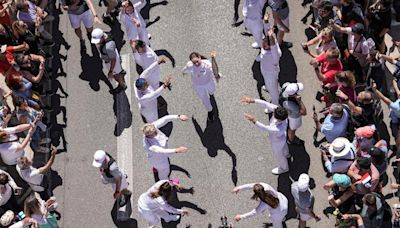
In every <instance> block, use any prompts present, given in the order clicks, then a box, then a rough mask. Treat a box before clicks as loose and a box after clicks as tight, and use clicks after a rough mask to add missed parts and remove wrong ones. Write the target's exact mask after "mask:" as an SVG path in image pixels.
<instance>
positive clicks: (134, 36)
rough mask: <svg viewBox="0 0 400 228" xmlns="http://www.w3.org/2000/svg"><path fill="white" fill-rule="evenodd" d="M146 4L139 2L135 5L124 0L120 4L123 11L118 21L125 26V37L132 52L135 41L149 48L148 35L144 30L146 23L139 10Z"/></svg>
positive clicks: (142, 1) (144, 1) (143, 0)
mask: <svg viewBox="0 0 400 228" xmlns="http://www.w3.org/2000/svg"><path fill="white" fill-rule="evenodd" d="M146 4H147V2H146V0H140V1H139V2H137V3H134V2H133V1H128V0H125V1H124V2H123V3H122V7H123V9H122V10H121V13H120V17H119V18H120V21H121V22H122V24H124V26H125V31H126V35H127V37H128V40H129V44H130V45H131V48H132V50H133V49H134V48H135V47H134V46H135V41H136V40H142V41H143V42H145V43H146V45H148V46H150V41H149V34H148V32H147V29H146V22H145V21H144V19H143V17H142V15H140V10H141V9H142V8H143V7H144V6H145V5H146Z"/></svg>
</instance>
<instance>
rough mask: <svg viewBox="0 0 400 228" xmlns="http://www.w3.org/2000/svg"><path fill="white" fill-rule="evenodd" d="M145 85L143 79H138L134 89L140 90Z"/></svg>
mask: <svg viewBox="0 0 400 228" xmlns="http://www.w3.org/2000/svg"><path fill="white" fill-rule="evenodd" d="M145 85H146V79H144V78H138V79H137V80H136V83H135V86H136V88H138V89H142V88H143V86H145Z"/></svg>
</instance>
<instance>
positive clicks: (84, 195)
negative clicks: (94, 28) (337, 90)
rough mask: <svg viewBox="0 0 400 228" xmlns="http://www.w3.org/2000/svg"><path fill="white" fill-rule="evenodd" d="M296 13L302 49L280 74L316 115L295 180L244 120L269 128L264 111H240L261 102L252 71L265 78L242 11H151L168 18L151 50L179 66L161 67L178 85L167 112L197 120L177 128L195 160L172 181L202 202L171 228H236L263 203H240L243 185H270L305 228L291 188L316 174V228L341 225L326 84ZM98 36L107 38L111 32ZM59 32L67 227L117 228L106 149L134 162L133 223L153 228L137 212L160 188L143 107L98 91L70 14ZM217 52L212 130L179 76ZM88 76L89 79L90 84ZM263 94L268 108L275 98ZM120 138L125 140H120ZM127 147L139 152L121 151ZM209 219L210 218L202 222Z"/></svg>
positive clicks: (214, 5) (297, 150)
mask: <svg viewBox="0 0 400 228" xmlns="http://www.w3.org/2000/svg"><path fill="white" fill-rule="evenodd" d="M153 2H154V1H152V3H153ZM95 4H96V5H97V3H95ZM289 5H290V10H291V14H290V20H291V32H290V33H289V34H288V35H287V37H286V39H287V40H288V41H291V42H293V43H294V47H293V48H292V49H290V50H283V53H284V57H283V58H282V61H281V68H282V70H281V71H282V72H281V73H282V77H283V78H286V79H291V80H295V79H296V78H297V80H298V81H299V82H303V83H304V84H305V92H304V93H303V94H302V96H303V100H304V103H305V104H306V107H307V109H308V113H309V115H308V116H306V117H304V118H303V127H302V128H301V129H300V130H299V131H298V136H299V137H300V138H302V139H304V140H305V142H306V143H305V147H291V148H290V149H291V153H292V154H293V156H294V157H293V161H292V162H291V164H290V169H291V170H290V174H285V175H281V176H279V177H277V176H274V175H272V174H271V169H272V168H274V167H276V165H277V161H276V160H275V159H274V157H273V156H272V152H271V147H270V144H269V140H268V138H267V135H266V134H265V133H263V132H261V131H259V130H257V129H256V128H255V127H254V126H253V125H252V124H250V123H249V122H248V121H246V120H245V119H244V117H243V114H244V113H251V114H254V115H255V116H256V118H257V119H259V120H261V121H262V122H264V123H268V121H267V118H266V115H265V114H264V113H263V110H262V109H261V108H259V107H257V106H255V105H252V106H251V105H242V104H241V103H240V97H241V96H242V95H251V96H254V97H258V96H259V93H258V91H257V81H256V80H255V79H254V78H253V69H257V65H253V64H254V60H255V57H256V55H257V54H258V50H253V49H252V48H251V46H250V45H251V43H252V42H253V39H252V37H247V36H243V35H241V32H243V31H244V28H243V25H242V26H240V27H237V28H233V27H231V26H230V23H231V19H232V16H233V1H229V0H219V1H204V0H201V1H199V0H171V1H169V4H168V5H165V6H163V5H161V6H156V7H153V8H152V9H151V11H150V20H154V19H155V18H156V17H157V16H160V20H159V21H157V22H156V23H154V24H153V25H151V26H150V27H149V32H150V33H151V35H152V39H151V45H152V48H153V49H155V50H162V49H164V50H167V51H168V52H169V53H170V54H171V55H172V56H173V58H174V59H175V62H176V66H175V68H174V67H172V64H171V63H170V62H168V63H167V64H164V65H162V67H161V68H162V75H167V74H172V75H173V79H172V91H164V93H163V97H164V99H165V100H166V101H167V103H168V112H169V113H171V114H187V115H189V116H191V117H192V116H193V117H194V119H193V120H190V121H188V122H174V123H173V130H172V134H171V136H170V140H169V145H170V147H177V146H181V145H183V146H187V147H188V148H189V151H188V153H187V154H175V155H173V156H171V163H172V164H173V165H176V166H179V167H181V168H183V169H185V170H186V171H187V172H188V173H189V174H190V177H189V176H188V175H186V174H185V173H183V172H180V171H173V172H172V174H171V176H172V177H177V178H180V180H181V183H182V184H183V185H184V186H186V187H194V189H195V193H194V194H193V195H191V194H178V198H179V201H180V203H179V205H186V206H190V207H194V208H197V210H190V216H188V217H183V218H182V221H181V222H180V224H179V225H177V226H164V227H185V225H186V224H191V225H192V227H207V226H208V225H209V224H212V227H218V225H219V224H220V221H219V218H220V216H223V215H226V216H227V217H228V218H229V220H230V221H232V220H233V216H235V215H236V214H238V213H244V212H247V211H250V210H252V209H253V208H255V207H256V206H257V202H255V201H251V200H250V197H251V192H247V193H246V192H243V193H239V194H238V195H234V194H231V193H230V190H231V189H232V188H233V187H234V182H236V179H237V184H238V185H240V184H246V183H251V182H266V183H268V184H270V185H272V186H273V187H275V188H277V189H278V190H279V191H281V192H283V193H284V194H285V195H286V196H287V197H288V199H289V201H290V204H289V207H290V210H289V214H288V218H290V219H289V220H288V221H287V222H286V225H287V227H297V220H296V219H294V217H295V212H294V205H293V199H292V198H291V196H290V184H291V179H297V178H298V176H299V175H300V174H301V173H302V172H308V173H309V174H310V176H311V177H312V178H313V179H314V181H315V186H316V187H315V189H314V193H315V195H316V199H317V201H316V205H315V211H316V212H317V213H318V214H319V215H320V216H322V221H320V222H319V223H318V224H317V223H315V222H314V221H311V222H309V226H310V227H316V226H317V225H318V226H320V227H328V226H330V225H332V224H333V219H332V218H331V219H328V218H326V217H325V216H323V215H322V210H323V209H324V208H325V207H326V206H328V203H327V200H326V198H327V196H328V195H327V193H326V192H325V191H324V190H323V189H322V185H323V184H324V183H325V182H326V181H327V178H326V177H325V173H324V172H323V170H322V165H321V162H320V156H319V152H318V151H317V150H316V149H315V147H314V146H313V144H312V134H313V132H314V124H313V122H312V119H311V115H310V114H311V113H312V105H313V104H315V105H316V106H317V107H320V105H319V104H317V102H316V101H315V99H314V97H315V94H316V91H317V88H318V87H319V84H320V83H319V82H318V81H317V79H316V77H315V75H314V73H313V71H312V68H311V66H309V65H308V62H309V58H308V57H307V56H306V55H305V54H304V53H303V51H302V49H301V46H300V43H301V42H302V41H305V40H306V36H305V34H304V29H305V26H304V25H303V24H301V22H300V18H301V17H303V15H304V14H305V13H306V11H307V10H306V9H303V8H302V7H301V6H300V1H294V0H293V1H289ZM97 10H98V15H101V13H100V12H104V11H105V9H104V8H101V9H99V8H97ZM240 10H241V6H240ZM99 27H101V28H104V29H108V27H107V26H106V25H100V26H99ZM60 30H61V31H62V32H63V33H64V38H65V39H66V41H67V42H68V43H69V44H70V45H71V46H72V47H71V48H70V49H69V50H68V51H67V50H65V49H64V47H62V48H61V50H60V53H61V54H63V55H64V54H67V56H68V58H67V60H66V61H64V62H63V66H64V70H65V72H66V73H67V77H66V78H63V77H59V81H60V83H61V85H62V86H63V87H64V89H65V90H66V92H67V93H68V94H69V96H68V98H67V99H61V105H63V106H65V107H66V112H67V123H66V125H67V126H66V128H64V129H63V130H64V133H65V138H66V141H67V142H68V144H67V152H65V153H63V154H60V155H58V156H57V161H56V164H55V166H54V169H55V170H57V171H58V172H59V174H60V175H61V176H62V177H63V185H62V186H60V187H58V188H57V189H56V190H55V195H56V196H57V197H58V199H59V201H60V210H59V211H60V212H61V214H62V221H61V223H62V227H66V228H74V227H96V228H102V227H104V228H109V227H115V225H114V223H113V220H112V219H111V214H110V212H111V209H112V207H113V203H114V201H113V198H112V193H113V192H112V190H111V187H110V186H104V185H103V184H102V183H101V182H100V179H99V174H98V171H97V170H96V169H95V168H93V167H92V166H91V162H92V156H93V153H94V152H95V150H97V149H104V150H106V151H108V152H109V153H111V154H112V155H113V156H115V157H117V154H119V155H118V159H119V162H120V163H124V166H125V165H129V162H128V163H127V161H126V159H125V160H124V161H121V159H120V157H121V156H120V154H121V153H122V154H123V156H126V154H124V153H132V156H131V157H132V161H131V167H126V169H127V170H131V171H130V173H129V174H128V175H129V176H130V178H131V179H132V180H133V181H132V182H131V188H132V190H133V195H132V208H133V214H132V218H133V219H135V220H137V221H135V222H134V223H136V222H137V227H139V228H142V227H146V223H145V221H144V220H143V219H142V218H139V215H138V212H137V209H136V207H137V206H136V204H137V203H136V202H137V199H138V197H139V196H140V194H141V193H142V192H144V191H146V190H147V189H148V188H149V187H150V186H151V185H152V184H153V183H154V179H153V175H152V172H151V167H150V165H149V164H148V162H147V159H146V156H145V153H144V151H143V149H142V135H141V131H140V127H141V126H142V125H143V122H142V120H141V118H140V116H139V113H138V107H137V102H136V100H135V97H134V95H133V94H132V93H131V91H129V90H127V91H126V93H120V94H118V95H116V96H114V97H113V96H112V95H110V94H109V93H108V89H109V88H108V86H107V85H106V84H105V83H104V82H103V81H101V80H100V82H98V78H99V75H101V74H100V71H99V69H100V67H101V66H100V64H99V62H98V59H96V58H95V57H92V51H91V50H90V47H89V42H88V41H87V42H86V43H87V47H88V51H87V53H88V55H84V56H83V57H81V56H82V55H81V53H80V50H79V42H78V39H77V38H76V36H75V34H74V32H73V30H72V29H71V28H70V25H69V21H68V18H67V14H66V13H64V14H62V15H60ZM212 50H216V51H217V61H218V63H219V68H220V72H221V73H222V74H223V75H224V76H225V77H224V78H222V79H221V81H220V83H219V84H218V85H217V92H216V93H215V100H216V103H217V106H218V110H219V119H217V120H216V121H215V122H214V123H213V124H211V125H210V126H208V128H207V129H206V130H205V128H206V118H207V113H206V111H205V109H204V107H203V106H202V104H201V102H200V100H199V99H198V98H197V96H196V95H195V93H194V91H193V89H192V88H191V82H190V78H189V77H188V76H182V74H181V73H180V69H181V68H182V67H183V66H184V65H185V64H186V62H187V61H188V55H189V53H190V52H192V51H198V52H200V53H201V54H204V55H206V56H209V52H210V51H212ZM121 53H122V54H129V53H130V48H129V47H128V45H125V46H123V48H122V51H121ZM125 57H126V55H125ZM125 57H124V58H125ZM82 58H83V60H81V59H82ZM130 60H131V62H130V64H127V63H125V64H126V67H128V65H129V67H130V72H131V74H130V75H127V76H126V77H128V76H130V77H131V78H130V80H131V82H132V81H133V80H134V79H135V78H136V77H137V74H136V72H135V67H134V65H133V58H132V56H130ZM294 60H295V61H294ZM82 71H84V72H85V74H84V75H83V77H82V75H81V73H82ZM256 74H257V73H256ZM80 75H81V77H80ZM82 78H83V79H85V80H82ZM88 81H90V83H89V82H88ZM97 82H98V83H97ZM128 86H132V85H128ZM262 94H263V96H264V97H266V98H268V94H266V93H264V92H262ZM129 100H131V101H132V103H129ZM116 110H119V111H116ZM115 113H117V117H116V116H115ZM58 119H59V123H63V120H62V118H61V117H60V118H58ZM117 122H118V127H117V128H116V123H117ZM116 135H120V136H119V137H125V138H124V139H123V140H121V139H120V140H119V139H118V137H116ZM129 135H132V139H131V142H126V141H125V140H126V137H128V136H129ZM202 139H203V140H202ZM128 141H129V140H128ZM119 143H132V145H131V146H127V145H118V144H119ZM126 148H132V151H121V150H129V149H126ZM118 150H120V151H118ZM128 158H129V156H128ZM235 159H236V162H235V161H234V160H235ZM235 163H236V166H235V167H234V164H235ZM124 168H125V167H124ZM202 210H205V211H206V214H204V213H200V212H203V211H202ZM268 221H269V220H268V215H267V213H264V214H263V215H261V216H258V217H256V218H253V219H249V220H244V221H241V222H239V223H235V227H262V226H263V224H264V223H268ZM127 227H134V225H131V226H127Z"/></svg>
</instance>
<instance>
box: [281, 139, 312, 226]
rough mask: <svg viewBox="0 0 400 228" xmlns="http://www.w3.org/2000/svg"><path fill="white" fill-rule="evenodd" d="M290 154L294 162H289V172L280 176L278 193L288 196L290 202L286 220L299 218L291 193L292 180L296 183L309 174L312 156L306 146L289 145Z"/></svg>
mask: <svg viewBox="0 0 400 228" xmlns="http://www.w3.org/2000/svg"><path fill="white" fill-rule="evenodd" d="M289 153H290V154H291V155H292V160H291V161H289V172H288V173H284V174H281V175H279V177H278V191H279V192H281V193H282V194H284V195H285V196H286V198H287V199H288V202H289V209H288V213H287V215H286V219H291V218H297V213H296V210H295V204H294V199H293V196H292V193H291V185H292V180H294V181H296V180H297V179H298V178H299V176H300V174H302V173H308V170H309V168H310V156H309V155H308V153H307V151H306V149H305V147H304V145H289Z"/></svg>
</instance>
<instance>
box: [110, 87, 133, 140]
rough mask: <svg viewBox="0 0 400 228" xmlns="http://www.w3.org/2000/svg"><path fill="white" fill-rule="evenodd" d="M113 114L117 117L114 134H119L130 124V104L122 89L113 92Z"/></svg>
mask: <svg viewBox="0 0 400 228" xmlns="http://www.w3.org/2000/svg"><path fill="white" fill-rule="evenodd" d="M113 99H114V105H113V110H114V115H115V117H116V119H117V122H116V123H115V127H114V135H115V136H120V135H121V134H122V132H123V131H124V129H125V128H129V127H130V126H131V125H132V112H131V105H130V104H129V100H128V97H127V96H126V93H125V92H124V91H120V92H119V93H116V94H114V96H113Z"/></svg>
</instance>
